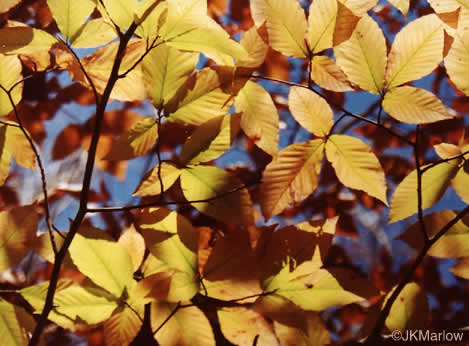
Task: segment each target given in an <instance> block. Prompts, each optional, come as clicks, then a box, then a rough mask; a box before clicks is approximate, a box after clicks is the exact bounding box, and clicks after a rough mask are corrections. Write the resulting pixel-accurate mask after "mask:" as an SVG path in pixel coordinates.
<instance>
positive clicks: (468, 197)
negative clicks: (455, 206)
mask: <svg viewBox="0 0 469 346" xmlns="http://www.w3.org/2000/svg"><path fill="white" fill-rule="evenodd" d="M466 150H469V148H468V147H467V146H466ZM466 160H467V155H466ZM468 162H469V161H466V162H465V163H464V166H463V167H461V168H460V169H459V170H458V172H457V173H456V176H455V177H454V179H453V180H452V181H451V184H452V186H453V188H454V191H456V193H457V195H458V196H459V198H461V199H462V200H463V201H464V202H465V203H467V204H469V189H468V188H467V187H468V186H469V163H468Z"/></svg>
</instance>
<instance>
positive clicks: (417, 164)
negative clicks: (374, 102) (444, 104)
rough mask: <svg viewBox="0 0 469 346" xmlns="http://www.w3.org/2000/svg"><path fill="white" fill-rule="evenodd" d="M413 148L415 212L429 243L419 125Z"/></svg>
mask: <svg viewBox="0 0 469 346" xmlns="http://www.w3.org/2000/svg"><path fill="white" fill-rule="evenodd" d="M413 147H414V161H415V167H416V170H417V212H418V218H419V225H420V232H421V233H422V236H423V239H424V241H425V243H427V242H428V241H429V238H428V232H427V226H426V225H425V221H424V219H423V192H422V174H423V172H422V168H421V166H420V157H419V152H420V125H417V126H416V128H415V143H414V145H413Z"/></svg>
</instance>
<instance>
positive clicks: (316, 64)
mask: <svg viewBox="0 0 469 346" xmlns="http://www.w3.org/2000/svg"><path fill="white" fill-rule="evenodd" d="M311 79H312V80H313V81H314V82H315V83H316V84H317V85H319V86H320V87H321V88H323V89H327V90H332V91H338V92H343V91H351V90H353V89H352V87H351V86H350V82H349V81H348V79H347V76H346V75H345V73H344V72H343V71H342V70H341V69H340V67H339V66H338V65H337V64H336V62H335V61H334V60H333V59H331V58H329V57H328V56H325V55H316V56H315V57H314V58H313V60H312V61H311Z"/></svg>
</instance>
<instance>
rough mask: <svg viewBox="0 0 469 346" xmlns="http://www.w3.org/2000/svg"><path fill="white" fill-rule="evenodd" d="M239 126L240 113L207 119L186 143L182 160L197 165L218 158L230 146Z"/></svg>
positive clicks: (184, 162) (181, 156)
mask: <svg viewBox="0 0 469 346" xmlns="http://www.w3.org/2000/svg"><path fill="white" fill-rule="evenodd" d="M239 128H240V116H239V114H228V115H222V116H219V117H216V118H212V119H210V120H208V121H206V122H205V123H203V124H202V125H200V126H199V127H198V128H197V129H196V130H195V131H194V132H193V133H192V134H191V136H190V137H189V138H188V139H187V140H186V142H185V143H184V145H183V147H182V151H181V155H180V160H181V162H182V163H183V164H185V165H186V164H192V165H195V164H198V163H201V162H208V161H212V160H214V159H216V158H218V157H219V156H221V155H223V154H224V153H225V152H226V151H227V150H228V149H229V148H230V146H231V144H232V143H233V141H234V140H235V138H236V136H237V134H238V132H239Z"/></svg>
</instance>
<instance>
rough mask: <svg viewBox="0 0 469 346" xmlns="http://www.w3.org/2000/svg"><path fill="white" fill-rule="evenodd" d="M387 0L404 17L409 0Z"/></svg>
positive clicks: (407, 9)
mask: <svg viewBox="0 0 469 346" xmlns="http://www.w3.org/2000/svg"><path fill="white" fill-rule="evenodd" d="M389 2H390V3H391V4H392V5H393V6H394V7H396V8H397V9H398V10H399V11H401V12H402V14H403V15H404V17H405V16H407V11H409V3H410V0H389Z"/></svg>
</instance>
